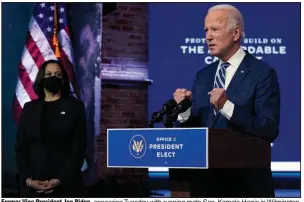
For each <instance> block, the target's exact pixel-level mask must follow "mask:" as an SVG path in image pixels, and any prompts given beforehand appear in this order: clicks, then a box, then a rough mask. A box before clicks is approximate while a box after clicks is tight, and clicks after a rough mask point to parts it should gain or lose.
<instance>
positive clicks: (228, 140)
mask: <svg viewBox="0 0 304 202" xmlns="http://www.w3.org/2000/svg"><path fill="white" fill-rule="evenodd" d="M208 130H209V136H208V138H209V139H208V143H207V144H208V162H209V163H208V169H212V168H270V165H271V146H270V142H267V141H265V140H262V139H259V138H256V137H252V136H249V135H246V134H242V133H238V132H235V131H231V130H228V129H212V128H210V129H208ZM198 155H199V154H198ZM183 172H185V169H183ZM186 172H187V171H186ZM169 176H170V189H171V197H174V198H176V197H190V192H189V189H190V186H189V181H188V179H187V176H185V175H183V176H181V170H180V169H170V170H169Z"/></svg>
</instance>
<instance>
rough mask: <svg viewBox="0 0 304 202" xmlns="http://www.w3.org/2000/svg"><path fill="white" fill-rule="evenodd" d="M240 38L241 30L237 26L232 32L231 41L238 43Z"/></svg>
mask: <svg viewBox="0 0 304 202" xmlns="http://www.w3.org/2000/svg"><path fill="white" fill-rule="evenodd" d="M241 37H242V31H241V28H240V27H239V26H237V27H236V28H235V30H234V37H233V41H234V42H236V41H239V40H240V39H241Z"/></svg>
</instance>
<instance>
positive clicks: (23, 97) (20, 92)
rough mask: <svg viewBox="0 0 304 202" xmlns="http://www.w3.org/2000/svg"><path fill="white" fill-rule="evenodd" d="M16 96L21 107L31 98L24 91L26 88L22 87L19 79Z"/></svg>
mask: <svg viewBox="0 0 304 202" xmlns="http://www.w3.org/2000/svg"><path fill="white" fill-rule="evenodd" d="M16 97H17V100H18V102H19V104H20V106H22V107H23V105H24V104H25V103H26V102H29V101H31V98H30V96H29V94H28V93H27V92H26V90H25V89H24V87H23V85H22V84H21V82H20V80H18V82H17V93H16Z"/></svg>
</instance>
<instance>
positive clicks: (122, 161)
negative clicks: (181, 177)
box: [107, 128, 208, 168]
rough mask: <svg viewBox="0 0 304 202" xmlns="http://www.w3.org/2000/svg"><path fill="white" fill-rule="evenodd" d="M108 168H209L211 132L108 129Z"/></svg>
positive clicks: (202, 130) (197, 129)
mask: <svg viewBox="0 0 304 202" xmlns="http://www.w3.org/2000/svg"><path fill="white" fill-rule="evenodd" d="M107 135H108V151H107V153H108V167H132V168H135V167H141V168H148V167H150V168H151V167H166V168H207V167H208V158H207V155H208V153H207V149H208V148H207V145H208V129H206V128H191V129H182V128H180V129H178V128H177V129H165V128H164V129H133V130H132V129H108V134H107Z"/></svg>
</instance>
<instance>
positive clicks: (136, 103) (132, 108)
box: [95, 3, 148, 180]
mask: <svg viewBox="0 0 304 202" xmlns="http://www.w3.org/2000/svg"><path fill="white" fill-rule="evenodd" d="M147 21H148V18H147V4H146V3H117V10H116V11H115V12H113V13H110V14H108V15H107V16H105V17H104V18H103V21H102V23H103V26H102V27H103V39H102V70H101V78H102V79H103V81H102V83H103V85H102V101H101V109H102V111H101V135H100V137H97V138H96V144H95V157H96V163H97V165H96V166H97V175H98V178H99V179H105V178H108V177H111V176H115V177H117V176H119V177H120V179H127V180H134V179H137V177H138V178H141V179H142V178H146V177H147V169H118V168H106V131H107V128H135V127H136V128H143V127H147V123H148V119H147V118H148V117H147V116H148V115H147V113H148V109H147V104H148V93H147V88H148V83H147V82H145V80H146V79H147V78H148V76H147V58H148V55H147V54H148V53H147V49H148V45H147V34H148V32H147Z"/></svg>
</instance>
